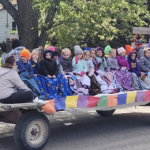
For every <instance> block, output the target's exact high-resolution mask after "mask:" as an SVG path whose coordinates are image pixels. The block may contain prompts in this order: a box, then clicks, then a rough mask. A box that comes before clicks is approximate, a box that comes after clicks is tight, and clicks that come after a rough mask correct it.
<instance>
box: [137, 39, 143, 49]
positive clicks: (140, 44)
mask: <svg viewBox="0 0 150 150" xmlns="http://www.w3.org/2000/svg"><path fill="white" fill-rule="evenodd" d="M142 45H143V42H142V41H141V40H136V41H135V46H136V47H137V48H140V47H141V46H142Z"/></svg>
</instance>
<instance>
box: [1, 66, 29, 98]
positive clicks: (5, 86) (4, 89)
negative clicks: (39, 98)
mask: <svg viewBox="0 0 150 150" xmlns="http://www.w3.org/2000/svg"><path fill="white" fill-rule="evenodd" d="M16 88H17V89H27V90H29V89H28V88H27V86H26V85H25V84H24V83H23V82H22V80H21V79H20V77H19V75H18V72H17V67H13V68H12V69H9V68H2V67H0V99H5V98H7V97H9V96H11V95H12V94H13V93H15V91H16Z"/></svg>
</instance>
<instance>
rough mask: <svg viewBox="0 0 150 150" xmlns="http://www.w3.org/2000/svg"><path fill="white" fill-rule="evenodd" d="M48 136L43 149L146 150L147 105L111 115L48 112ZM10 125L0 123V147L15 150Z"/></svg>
mask: <svg viewBox="0 0 150 150" xmlns="http://www.w3.org/2000/svg"><path fill="white" fill-rule="evenodd" d="M49 119H50V122H51V129H52V131H51V137H50V139H49V142H48V144H47V145H46V147H45V148H44V150H150V108H149V107H137V108H136V109H135V107H132V108H128V109H122V110H117V111H116V112H115V113H114V115H113V116H110V117H100V116H99V115H98V114H97V113H95V112H94V111H92V112H86V113H85V112H78V111H71V112H70V111H69V112H58V113H56V114H55V116H54V117H53V116H49ZM13 129H14V125H11V124H5V123H0V150H18V149H17V147H16V145H15V143H14V140H13Z"/></svg>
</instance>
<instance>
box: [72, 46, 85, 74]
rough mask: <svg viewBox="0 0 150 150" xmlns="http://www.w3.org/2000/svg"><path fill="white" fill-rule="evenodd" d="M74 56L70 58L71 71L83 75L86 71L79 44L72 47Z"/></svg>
mask: <svg viewBox="0 0 150 150" xmlns="http://www.w3.org/2000/svg"><path fill="white" fill-rule="evenodd" d="M74 52H75V57H74V58H73V60H72V66H73V72H74V73H76V74H80V75H81V76H83V75H84V74H85V73H86V72H87V66H86V62H85V60H83V50H82V49H81V48H80V46H78V45H76V46H75V47H74Z"/></svg>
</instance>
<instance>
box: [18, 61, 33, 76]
mask: <svg viewBox="0 0 150 150" xmlns="http://www.w3.org/2000/svg"><path fill="white" fill-rule="evenodd" d="M17 65H18V69H19V74H21V73H22V72H28V73H29V75H31V76H33V75H34V72H33V69H32V66H31V64H30V63H29V62H27V63H23V61H22V60H19V61H18V62H17Z"/></svg>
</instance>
